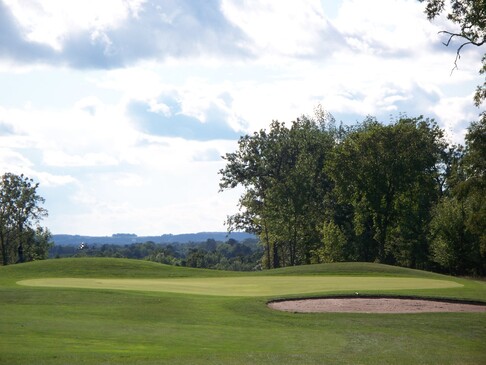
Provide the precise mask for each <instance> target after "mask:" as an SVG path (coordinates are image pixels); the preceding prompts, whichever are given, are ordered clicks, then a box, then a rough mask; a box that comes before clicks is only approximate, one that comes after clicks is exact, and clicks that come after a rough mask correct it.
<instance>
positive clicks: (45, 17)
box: [5, 0, 145, 51]
mask: <svg viewBox="0 0 486 365" xmlns="http://www.w3.org/2000/svg"><path fill="white" fill-rule="evenodd" d="M143 2H145V1H144V0H126V1H124V0H103V1H96V0H83V1H64V0H42V1H40V0H30V1H29V4H28V6H26V4H25V2H23V1H19V0H5V3H6V4H7V5H8V6H9V7H10V9H11V11H12V13H13V15H14V16H15V18H16V20H17V21H18V22H19V24H20V25H21V26H22V28H23V30H24V32H25V34H26V37H27V39H28V40H29V41H33V42H39V43H44V44H47V45H49V46H50V47H52V48H54V49H55V50H57V51H60V50H61V49H62V43H63V41H64V39H65V38H66V37H67V36H68V35H69V34H71V33H76V32H80V31H86V30H88V31H90V32H91V36H92V39H93V41H95V40H96V38H102V39H103V41H104V42H106V41H107V39H106V37H107V36H106V34H105V33H104V30H105V29H110V28H116V27H118V26H119V25H120V24H121V23H122V22H123V21H124V20H126V19H127V17H129V16H137V15H138V12H139V11H140V8H141V6H143Z"/></svg>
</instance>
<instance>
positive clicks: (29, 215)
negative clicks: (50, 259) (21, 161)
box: [0, 173, 49, 265]
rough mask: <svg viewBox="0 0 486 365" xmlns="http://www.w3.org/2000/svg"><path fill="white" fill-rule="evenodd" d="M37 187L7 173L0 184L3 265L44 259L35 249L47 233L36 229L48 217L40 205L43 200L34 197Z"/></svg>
mask: <svg viewBox="0 0 486 365" xmlns="http://www.w3.org/2000/svg"><path fill="white" fill-rule="evenodd" d="M38 186H39V184H38V183H34V182H33V180H32V179H29V178H27V177H25V176H24V175H20V176H19V175H15V174H12V173H6V174H4V175H3V176H2V177H1V180H0V254H1V256H2V263H3V265H8V264H10V263H14V262H24V261H27V260H32V259H35V258H40V257H44V256H45V252H44V253H42V252H38V251H37V250H36V249H34V247H35V246H36V243H38V245H37V249H38V248H40V247H44V249H41V251H45V250H46V249H47V248H45V241H46V240H47V241H48V240H49V233H48V231H44V230H42V229H39V228H37V224H38V223H39V221H40V220H41V219H42V218H44V217H46V216H47V211H46V210H45V209H44V208H42V207H41V206H40V205H41V204H43V203H44V198H42V197H41V196H40V195H38V194H37V188H38Z"/></svg>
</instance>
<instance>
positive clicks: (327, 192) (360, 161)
mask: <svg viewBox="0 0 486 365" xmlns="http://www.w3.org/2000/svg"><path fill="white" fill-rule="evenodd" d="M485 132H486V123H485V118H482V119H481V120H480V121H479V122H475V123H472V124H471V125H470V126H469V128H468V132H467V135H466V137H465V141H466V143H465V146H461V145H451V144H449V143H447V141H446V140H445V138H444V131H443V130H442V129H441V128H439V126H438V125H437V123H436V122H435V121H434V120H431V119H427V118H424V117H417V118H409V117H407V116H400V117H399V118H397V120H394V121H392V122H390V123H388V124H384V123H380V122H379V121H377V120H376V119H375V118H373V117H367V118H366V119H365V120H364V121H363V122H360V123H356V124H354V125H351V126H344V125H342V124H340V125H336V122H335V120H334V118H333V117H332V116H331V115H330V114H328V113H325V112H323V111H322V110H318V112H317V113H316V115H315V117H307V116H304V117H302V118H300V119H297V120H296V121H294V122H292V123H291V125H290V126H286V125H285V123H280V122H278V121H273V122H272V123H271V125H270V127H269V129H268V130H266V129H262V130H260V131H258V132H255V133H253V134H252V135H246V136H243V137H241V138H240V140H239V142H238V149H237V150H236V151H235V152H233V153H227V154H226V155H225V156H224V157H223V158H224V159H225V160H226V166H225V168H223V169H222V170H220V175H221V180H220V189H221V190H225V189H232V188H235V187H237V186H241V187H243V194H242V195H241V197H240V199H239V203H238V208H239V210H238V212H237V213H236V214H234V215H232V216H229V217H228V219H227V223H228V228H229V229H230V230H245V231H247V232H250V233H254V234H257V235H258V237H259V238H260V241H261V243H262V245H263V248H264V252H263V257H262V266H263V267H264V268H277V267H283V266H292V265H301V264H309V263H320V262H336V261H374V262H381V263H387V264H393V265H401V266H405V267H412V268H419V269H429V270H430V269H432V270H441V271H447V272H449V273H453V274H477V275H479V274H484V273H486V236H485V232H486V229H485V228H486V227H485V224H486V216H485V209H486V208H485V206H486V205H485V196H486V191H485V180H484V171H485V156H486V151H485V148H486V141H485V135H486V134H485Z"/></svg>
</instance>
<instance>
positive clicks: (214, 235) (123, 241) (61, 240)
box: [52, 232, 256, 246]
mask: <svg viewBox="0 0 486 365" xmlns="http://www.w3.org/2000/svg"><path fill="white" fill-rule="evenodd" d="M230 238H232V239H234V240H236V241H244V240H246V239H248V238H256V236H255V235H252V234H249V233H245V232H232V233H227V232H199V233H183V234H163V235H161V236H137V235H136V234H126V233H116V234H113V235H111V236H80V235H70V234H53V235H52V241H53V242H54V244H55V245H63V246H78V245H80V244H81V243H83V242H84V243H86V244H113V245H128V244H131V243H140V242H148V241H152V242H155V243H176V242H177V243H189V242H205V241H206V240H208V239H214V240H216V241H227V240H228V239H230Z"/></svg>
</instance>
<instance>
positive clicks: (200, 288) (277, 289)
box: [17, 275, 463, 296]
mask: <svg viewBox="0 0 486 365" xmlns="http://www.w3.org/2000/svg"><path fill="white" fill-rule="evenodd" d="M17 284H20V285H27V286H42V287H57V288H84V289H112V290H139V291H155V292H170V293H184V294H199V295H217V296H274V295H285V294H309V293H325V292H335V291H343V290H349V291H357V290H360V291H362V290H375V289H377V288H380V289H381V290H404V289H437V288H454V287H462V286H463V285H462V284H458V283H456V282H454V281H450V280H437V279H424V278H403V277H402V278H397V277H366V276H360V277H348V276H305V275H302V276H243V277H217V278H172V279H103V278H96V279H94V278H88V279H85V278H42V279H28V280H21V281H19V282H17Z"/></svg>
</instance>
